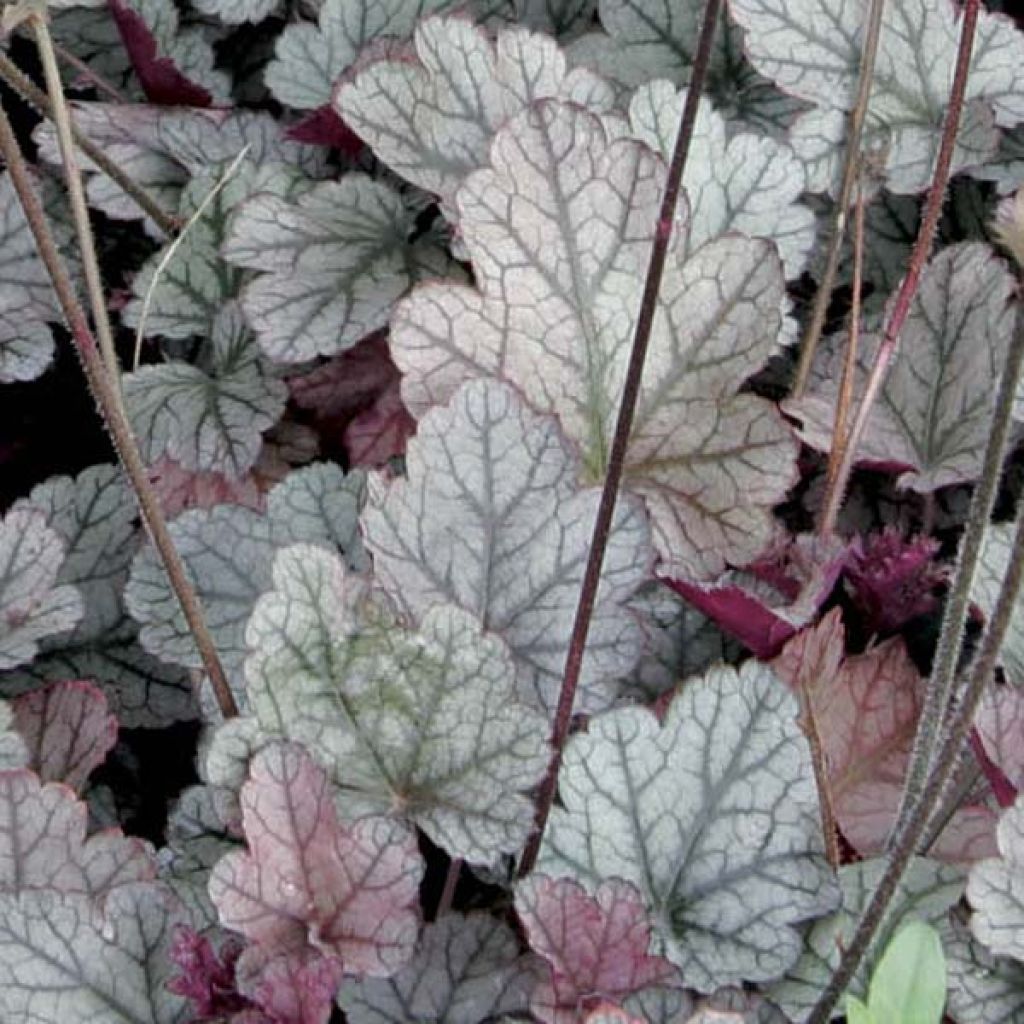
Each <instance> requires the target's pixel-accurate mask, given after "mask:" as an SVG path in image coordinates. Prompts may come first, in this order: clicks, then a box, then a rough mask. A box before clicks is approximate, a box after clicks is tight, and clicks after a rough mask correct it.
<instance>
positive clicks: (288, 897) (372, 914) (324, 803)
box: [210, 743, 423, 976]
mask: <svg viewBox="0 0 1024 1024" xmlns="http://www.w3.org/2000/svg"><path fill="white" fill-rule="evenodd" d="M241 805H242V825H243V829H244V831H245V836H246V839H247V840H248V843H249V852H248V853H244V852H237V853H230V854H228V855H227V856H226V857H223V858H222V859H221V860H220V861H219V862H218V863H217V865H216V866H215V867H214V869H213V872H212V874H211V876H210V896H211V898H212V899H213V902H214V904H215V905H216V907H217V909H218V911H219V912H220V916H221V920H222V922H223V923H224V924H225V925H226V926H227V927H229V928H234V929H235V930H236V931H240V932H242V934H244V935H245V936H246V937H247V938H249V939H251V940H252V941H254V942H256V943H259V944H260V945H262V946H264V947H265V949H266V951H267V953H268V954H274V953H278V952H280V953H287V952H293V951H297V950H302V949H304V948H311V949H314V950H319V951H321V952H323V953H325V954H328V955H331V956H335V957H338V958H339V959H340V960H341V961H342V963H343V964H344V967H345V970H346V972H348V973H350V974H366V975H372V976H387V975H389V974H392V973H393V972H394V971H396V970H397V969H398V968H399V967H400V966H401V965H402V964H403V963H404V962H405V961H406V960H407V959H408V958H409V956H410V955H411V954H412V951H413V947H414V945H415V942H416V932H417V927H418V912H417V906H418V897H419V889H418V887H419V881H420V876H421V874H422V871H423V864H422V861H421V859H420V856H419V853H418V851H417V847H416V842H415V839H414V837H413V835H412V833H411V832H409V831H408V829H406V828H405V827H404V826H402V825H400V824H398V823H397V822H395V821H392V820H390V819H386V818H376V817H367V818H362V819H360V820H359V821H357V822H355V823H354V824H351V825H348V824H344V825H343V824H340V823H339V822H338V817H337V812H336V811H335V809H334V803H333V794H332V792H331V789H330V787H329V785H328V782H327V777H326V775H325V773H324V771H323V769H322V768H320V767H319V766H318V765H317V764H316V763H315V762H314V761H313V760H312V759H311V758H310V757H309V755H308V754H307V753H306V752H305V751H304V750H302V748H300V747H296V746H291V745H288V744H283V743H280V744H272V745H270V746H267V747H265V748H264V749H262V750H261V751H260V752H259V753H258V754H256V756H255V757H254V758H253V760H252V762H251V764H250V768H249V781H248V782H246V783H245V785H244V786H243V787H242V792H241Z"/></svg>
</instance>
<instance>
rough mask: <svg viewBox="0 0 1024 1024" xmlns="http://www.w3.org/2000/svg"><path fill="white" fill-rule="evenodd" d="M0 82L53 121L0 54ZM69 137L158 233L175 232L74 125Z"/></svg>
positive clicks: (41, 95)
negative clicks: (151, 223) (135, 206)
mask: <svg viewBox="0 0 1024 1024" xmlns="http://www.w3.org/2000/svg"><path fill="white" fill-rule="evenodd" d="M0 78H2V79H3V80H4V81H5V82H6V83H7V84H8V85H9V86H10V87H11V88H12V89H13V90H14V91H15V92H16V93H18V94H19V95H20V96H21V97H22V99H24V100H25V101H26V102H28V103H31V104H32V106H34V107H35V108H36V109H37V110H38V111H39V112H40V113H41V114H43V115H44V116H45V117H47V118H49V119H50V120H51V121H53V120H55V114H54V110H53V105H52V104H51V103H50V98H49V97H48V96H47V95H46V93H45V92H43V90H42V89H40V88H38V87H37V86H36V84H35V83H34V82H33V81H32V80H31V79H30V78H29V77H28V76H27V75H25V74H23V73H22V72H21V70H20V69H19V68H18V66H17V65H16V64H15V63H14V61H12V60H11V59H10V57H8V56H7V54H5V53H3V52H2V51H0ZM71 137H72V138H73V139H74V140H75V145H76V146H77V147H78V148H79V149H80V150H81V151H82V152H83V153H84V154H85V156H87V157H88V158H89V160H91V161H92V162H93V163H94V164H95V165H96V166H97V167H98V168H99V169H100V171H102V172H103V173H104V174H105V175H106V176H107V177H108V178H110V180H111V181H113V182H115V183H116V184H117V185H118V186H119V187H120V188H121V189H122V190H123V191H124V193H125V194H126V195H127V196H129V197H130V198H131V199H133V200H134V201H135V204H136V205H137V206H138V207H139V209H140V210H142V211H143V212H144V213H145V214H147V215H148V216H149V217H150V218H151V219H152V220H153V222H154V223H155V224H156V225H157V226H158V227H159V228H160V230H161V231H163V232H164V233H165V234H167V235H173V234H174V233H175V232H176V231H177V230H178V222H177V220H176V219H175V218H174V217H172V216H171V215H170V214H169V213H166V212H165V211H164V210H163V208H162V207H161V206H160V205H159V204H158V203H157V202H156V200H155V199H154V198H153V197H152V196H151V195H150V194H149V193H148V192H147V191H146V190H145V189H144V188H143V187H142V186H141V185H140V184H139V183H138V182H137V181H135V180H133V179H132V178H130V177H129V176H128V175H127V174H125V173H124V171H123V170H121V168H120V167H119V166H118V165H117V164H116V163H114V161H113V160H111V159H110V157H109V156H107V154H106V153H105V152H104V151H103V150H102V149H100V147H99V146H97V145H96V144H95V143H94V142H93V141H92V140H91V139H89V138H87V137H86V136H85V135H83V134H82V133H81V132H80V131H79V130H78V128H77V127H76V126H75V124H74V122H72V124H71Z"/></svg>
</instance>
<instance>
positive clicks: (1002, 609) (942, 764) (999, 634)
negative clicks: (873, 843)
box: [807, 513, 1024, 1024]
mask: <svg viewBox="0 0 1024 1024" xmlns="http://www.w3.org/2000/svg"><path fill="white" fill-rule="evenodd" d="M1022 577H1024V514H1021V513H1018V516H1017V525H1016V530H1015V533H1014V538H1013V553H1012V555H1011V556H1010V565H1009V567H1008V568H1007V571H1006V577H1005V579H1004V580H1003V583H1002V586H1001V587H1000V590H999V597H998V598H997V599H996V606H995V609H994V611H993V613H992V618H991V621H990V622H989V626H988V630H987V631H986V633H985V637H984V639H983V640H982V643H981V651H980V653H979V655H978V658H977V660H976V661H975V663H974V666H973V668H972V671H971V676H970V681H969V682H968V684H967V689H966V690H965V691H964V694H963V700H962V701H961V703H960V705H959V706H958V708H957V710H956V712H955V713H954V714H953V715H952V717H951V719H950V722H949V726H948V728H947V729H946V730H945V734H944V736H943V738H942V743H941V745H940V747H939V751H938V755H937V757H936V759H935V770H934V771H933V772H932V773H931V775H930V776H929V778H928V782H927V784H926V785H925V788H924V791H923V792H922V794H921V799H920V800H919V801H918V803H917V805H916V806H915V807H914V810H913V812H912V814H911V816H910V820H909V822H908V824H907V829H906V831H905V832H904V835H903V837H902V839H901V840H900V843H899V845H898V846H897V847H896V848H895V849H894V850H893V851H892V852H891V853H890V854H889V861H888V863H887V865H886V868H885V873H884V874H883V875H882V877H881V879H880V880H879V883H878V887H877V888H876V889H875V892H874V894H873V896H872V897H871V900H870V902H869V903H868V905H867V907H866V908H865V910H864V913H863V914H862V915H861V918H860V920H859V921H858V922H857V927H856V929H855V930H854V933H853V937H852V938H851V939H850V942H849V944H848V945H847V947H846V949H845V950H844V952H843V955H842V958H841V960H840V962H839V967H838V968H837V970H836V972H835V973H834V974H833V975H832V977H831V978H830V979H829V983H828V985H827V986H826V988H825V990H824V991H823V992H822V994H821V995H820V996H819V998H818V1001H817V1002H816V1003H815V1004H814V1007H813V1008H812V1010H811V1012H810V1015H809V1016H808V1017H807V1024H828V1022H829V1020H830V1019H831V1017H832V1011H833V1009H834V1008H835V1005H836V1003H837V1002H838V1001H839V997H840V996H841V995H842V994H843V991H844V989H845V988H846V986H847V985H848V984H849V983H850V979H851V978H852V977H853V976H854V974H855V973H856V972H857V969H858V967H860V964H861V961H862V960H863V959H864V955H865V953H866V952H867V950H868V947H869V946H870V944H871V940H872V939H873V938H874V935H875V932H876V931H877V929H878V926H879V924H881V922H882V919H883V917H884V916H885V913H886V911H887V910H888V907H889V904H890V902H891V900H892V897H893V895H894V894H895V892H896V887H897V886H898V885H899V883H900V880H901V879H902V878H903V874H904V872H905V871H906V869H907V865H908V864H909V863H910V861H911V859H912V858H913V856H914V853H915V851H916V850H917V849H918V844H919V843H920V841H921V839H922V838H923V837H924V834H925V829H926V828H927V826H928V823H929V821H930V820H931V817H932V813H933V810H934V807H935V804H936V802H937V801H938V799H939V797H940V795H941V793H942V791H943V790H944V789H945V787H946V785H947V784H948V782H949V780H950V778H952V775H953V772H954V771H955V769H956V767H957V764H958V763H959V753H960V751H961V750H962V749H963V745H964V740H965V739H966V738H967V734H968V732H969V731H970V728H971V723H972V721H973V720H974V715H975V713H976V712H977V710H978V705H979V703H980V702H981V698H982V696H983V694H984V693H985V688H986V687H987V686H988V685H989V683H990V682H991V679H992V674H993V672H994V671H995V666H996V660H997V659H998V657H999V650H1000V648H1001V647H1002V645H1003V638H1004V637H1005V636H1006V630H1007V627H1008V626H1009V624H1010V618H1011V616H1012V615H1013V611H1014V605H1015V603H1016V600H1017V596H1018V594H1019V593H1020V585H1021V579H1022Z"/></svg>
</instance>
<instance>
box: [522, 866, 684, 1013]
mask: <svg viewBox="0 0 1024 1024" xmlns="http://www.w3.org/2000/svg"><path fill="white" fill-rule="evenodd" d="M516 912H517V913H518V914H519V919H520V920H521V921H522V923H523V927H524V928H525V930H526V935H527V939H528V941H529V943H530V946H531V948H532V949H533V950H534V952H536V953H539V954H540V955H541V956H542V957H544V958H545V960H547V961H548V964H549V965H550V968H551V976H550V979H549V980H548V981H546V982H543V983H541V984H540V985H539V986H538V987H537V988H536V989H535V991H534V995H533V998H532V999H531V1001H530V1008H531V1009H532V1010H533V1013H534V1014H535V1015H536V1016H537V1017H539V1018H540V1019H541V1020H542V1021H544V1022H545V1024H574V1022H575V1021H577V1020H578V1019H579V1016H580V1011H581V1010H584V1009H587V1008H589V1007H593V1008H594V1009H596V1008H597V1006H598V1004H600V1003H601V1002H602V1000H603V1001H609V1002H612V1003H616V1004H617V1003H621V1002H622V1000H623V999H625V998H626V997H627V996H630V995H632V994H633V993H634V992H638V991H640V990H641V989H644V988H647V987H649V986H654V985H657V986H671V987H681V980H680V978H679V973H678V971H677V970H676V968H675V967H674V966H673V965H672V964H671V963H669V961H668V960H665V959H664V958H663V957H660V956H651V955H650V954H649V953H648V952H647V950H648V948H649V947H650V943H651V929H650V923H649V920H648V915H647V911H646V909H645V907H644V903H643V900H642V898H641V896H640V894H639V892H637V890H636V889H635V888H634V887H633V886H632V885H630V884H629V883H628V882H623V881H620V880H619V879H612V880H611V881H607V882H604V883H603V884H602V885H601V887H600V888H599V889H598V890H597V892H596V894H595V895H594V896H590V895H589V894H588V893H587V892H586V890H584V889H583V887H582V886H581V885H579V884H578V883H577V882H574V881H572V880H571V879H568V878H559V879H554V878H549V877H547V876H546V875H537V874H534V875H531V876H530V877H529V878H527V879H525V880H524V881H522V882H520V883H519V885H518V887H517V889H516Z"/></svg>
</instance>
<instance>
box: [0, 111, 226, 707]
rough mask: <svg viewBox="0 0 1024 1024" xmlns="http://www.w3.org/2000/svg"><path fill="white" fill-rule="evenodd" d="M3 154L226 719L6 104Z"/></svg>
mask: <svg viewBox="0 0 1024 1024" xmlns="http://www.w3.org/2000/svg"><path fill="white" fill-rule="evenodd" d="M0 155H2V156H3V158H4V160H5V162H6V163H7V170H8V173H9V174H10V178H11V184H12V185H13V186H14V190H15V192H16V193H17V196H18V199H19V201H20V203H21V206H22V209H23V210H24V211H25V218H26V220H27V221H28V225H29V227H30V229H31V230H32V235H33V237H34V239H35V243H36V248H37V250H38V252H39V256H40V259H42V261H43V264H44V265H45V267H46V269H47V272H48V273H49V275H50V280H51V281H52V283H53V289H54V292H55V293H56V295H57V301H58V302H59V303H60V307H61V310H62V312H63V313H64V318H65V320H66V321H67V325H68V328H69V330H70V331H71V337H72V339H73V340H74V343H75V347H76V349H77V350H78V354H79V356H80V357H81V360H82V368H83V370H84V371H85V378H86V381H87V383H88V385H89V390H90V391H91V392H92V396H93V398H94V399H95V401H96V404H97V406H98V407H99V410H100V413H101V415H102V416H103V420H104V422H105V424H106V427H107V430H108V431H109V432H110V436H111V438H112V440H113V442H114V448H115V450H116V451H117V454H118V457H119V458H120V460H121V464H122V465H123V466H124V470H125V473H126V474H127V475H128V480H129V482H130V483H131V486H132V489H133V491H134V492H135V497H136V500H137V501H138V504H139V510H140V512H141V513H142V520H143V522H144V523H145V525H146V528H147V530H148V531H149V535H150V537H151V538H152V540H153V544H154V546H155V547H156V549H157V552H158V553H159V555H160V558H161V559H162V561H163V564H164V569H165V570H166V572H167V576H168V579H169V580H170V583H171V587H172V588H173V590H174V593H175V594H176V596H177V598H178V601H179V602H180V604H181V608H182V611H183V612H184V614H185V621H186V622H187V623H188V626H189V629H190V630H191V631H192V635H193V637H194V638H195V642H196V647H197V648H198V649H199V654H200V657H201V658H202V660H203V665H204V666H205V668H206V672H207V675H209V677H210V681H211V684H212V685H213V689H214V693H215V694H216V697H217V702H218V704H219V705H220V709H221V712H222V713H223V714H224V717H225V718H230V717H232V716H233V715H237V714H238V708H237V707H236V705H235V700H234V697H233V696H232V694H231V687H230V686H229V685H228V681H227V677H226V676H225V674H224V669H223V667H222V666H221V663H220V659H219V658H218V656H217V650H216V647H215V646H214V643H213V637H211V636H210V632H209V630H208V629H207V627H206V622H205V620H204V618H203V613H202V609H201V607H200V605H199V600H198V598H197V597H196V594H195V591H194V590H193V589H192V585H191V583H190V582H189V580H188V575H187V572H186V569H185V565H184V563H183V562H182V561H181V556H180V555H179V554H178V552H177V550H176V549H175V547H174V542H173V541H172V540H171V535H170V533H169V532H168V530H167V524H166V522H165V521H164V517H163V513H162V512H161V510H160V502H159V500H158V498H157V496H156V493H155V492H154V491H153V488H152V486H151V485H150V482H149V478H148V477H147V476H146V469H145V466H144V465H143V463H142V457H141V456H140V455H139V450H138V447H137V446H136V444H135V438H134V437H133V436H132V432H131V427H130V426H129V425H128V420H127V418H126V417H125V414H124V409H123V407H122V405H121V402H120V400H119V398H118V396H117V394H116V393H115V391H114V389H113V386H112V385H111V382H110V379H109V377H108V375H107V370H106V367H105V365H104V363H103V359H102V357H101V356H100V351H99V348H98V346H97V344H96V339H95V338H94V337H93V334H92V331H91V330H90V329H89V322H88V320H87V319H86V316H85V312H84V310H83V309H82V307H81V304H80V303H79V301H78V298H77V296H76V295H75V291H74V288H73V286H72V284H71V279H70V278H69V276H68V273H67V269H66V268H65V266H64V261H63V259H62V258H61V255H60V253H59V252H58V251H57V246H56V244H55V243H54V241H53V235H52V234H51V232H50V226H49V223H48V221H47V219H46V214H45V213H44V211H43V207H42V204H41V203H40V202H39V197H38V196H37V195H36V193H35V190H34V189H33V188H32V181H31V177H30V175H29V171H28V167H27V165H26V163H25V159H24V157H23V156H22V153H21V149H20V148H19V146H18V142H17V140H16V139H15V137H14V132H13V130H12V129H11V124H10V121H8V119H7V112H6V111H5V110H4V109H3V106H2V105H0Z"/></svg>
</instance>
